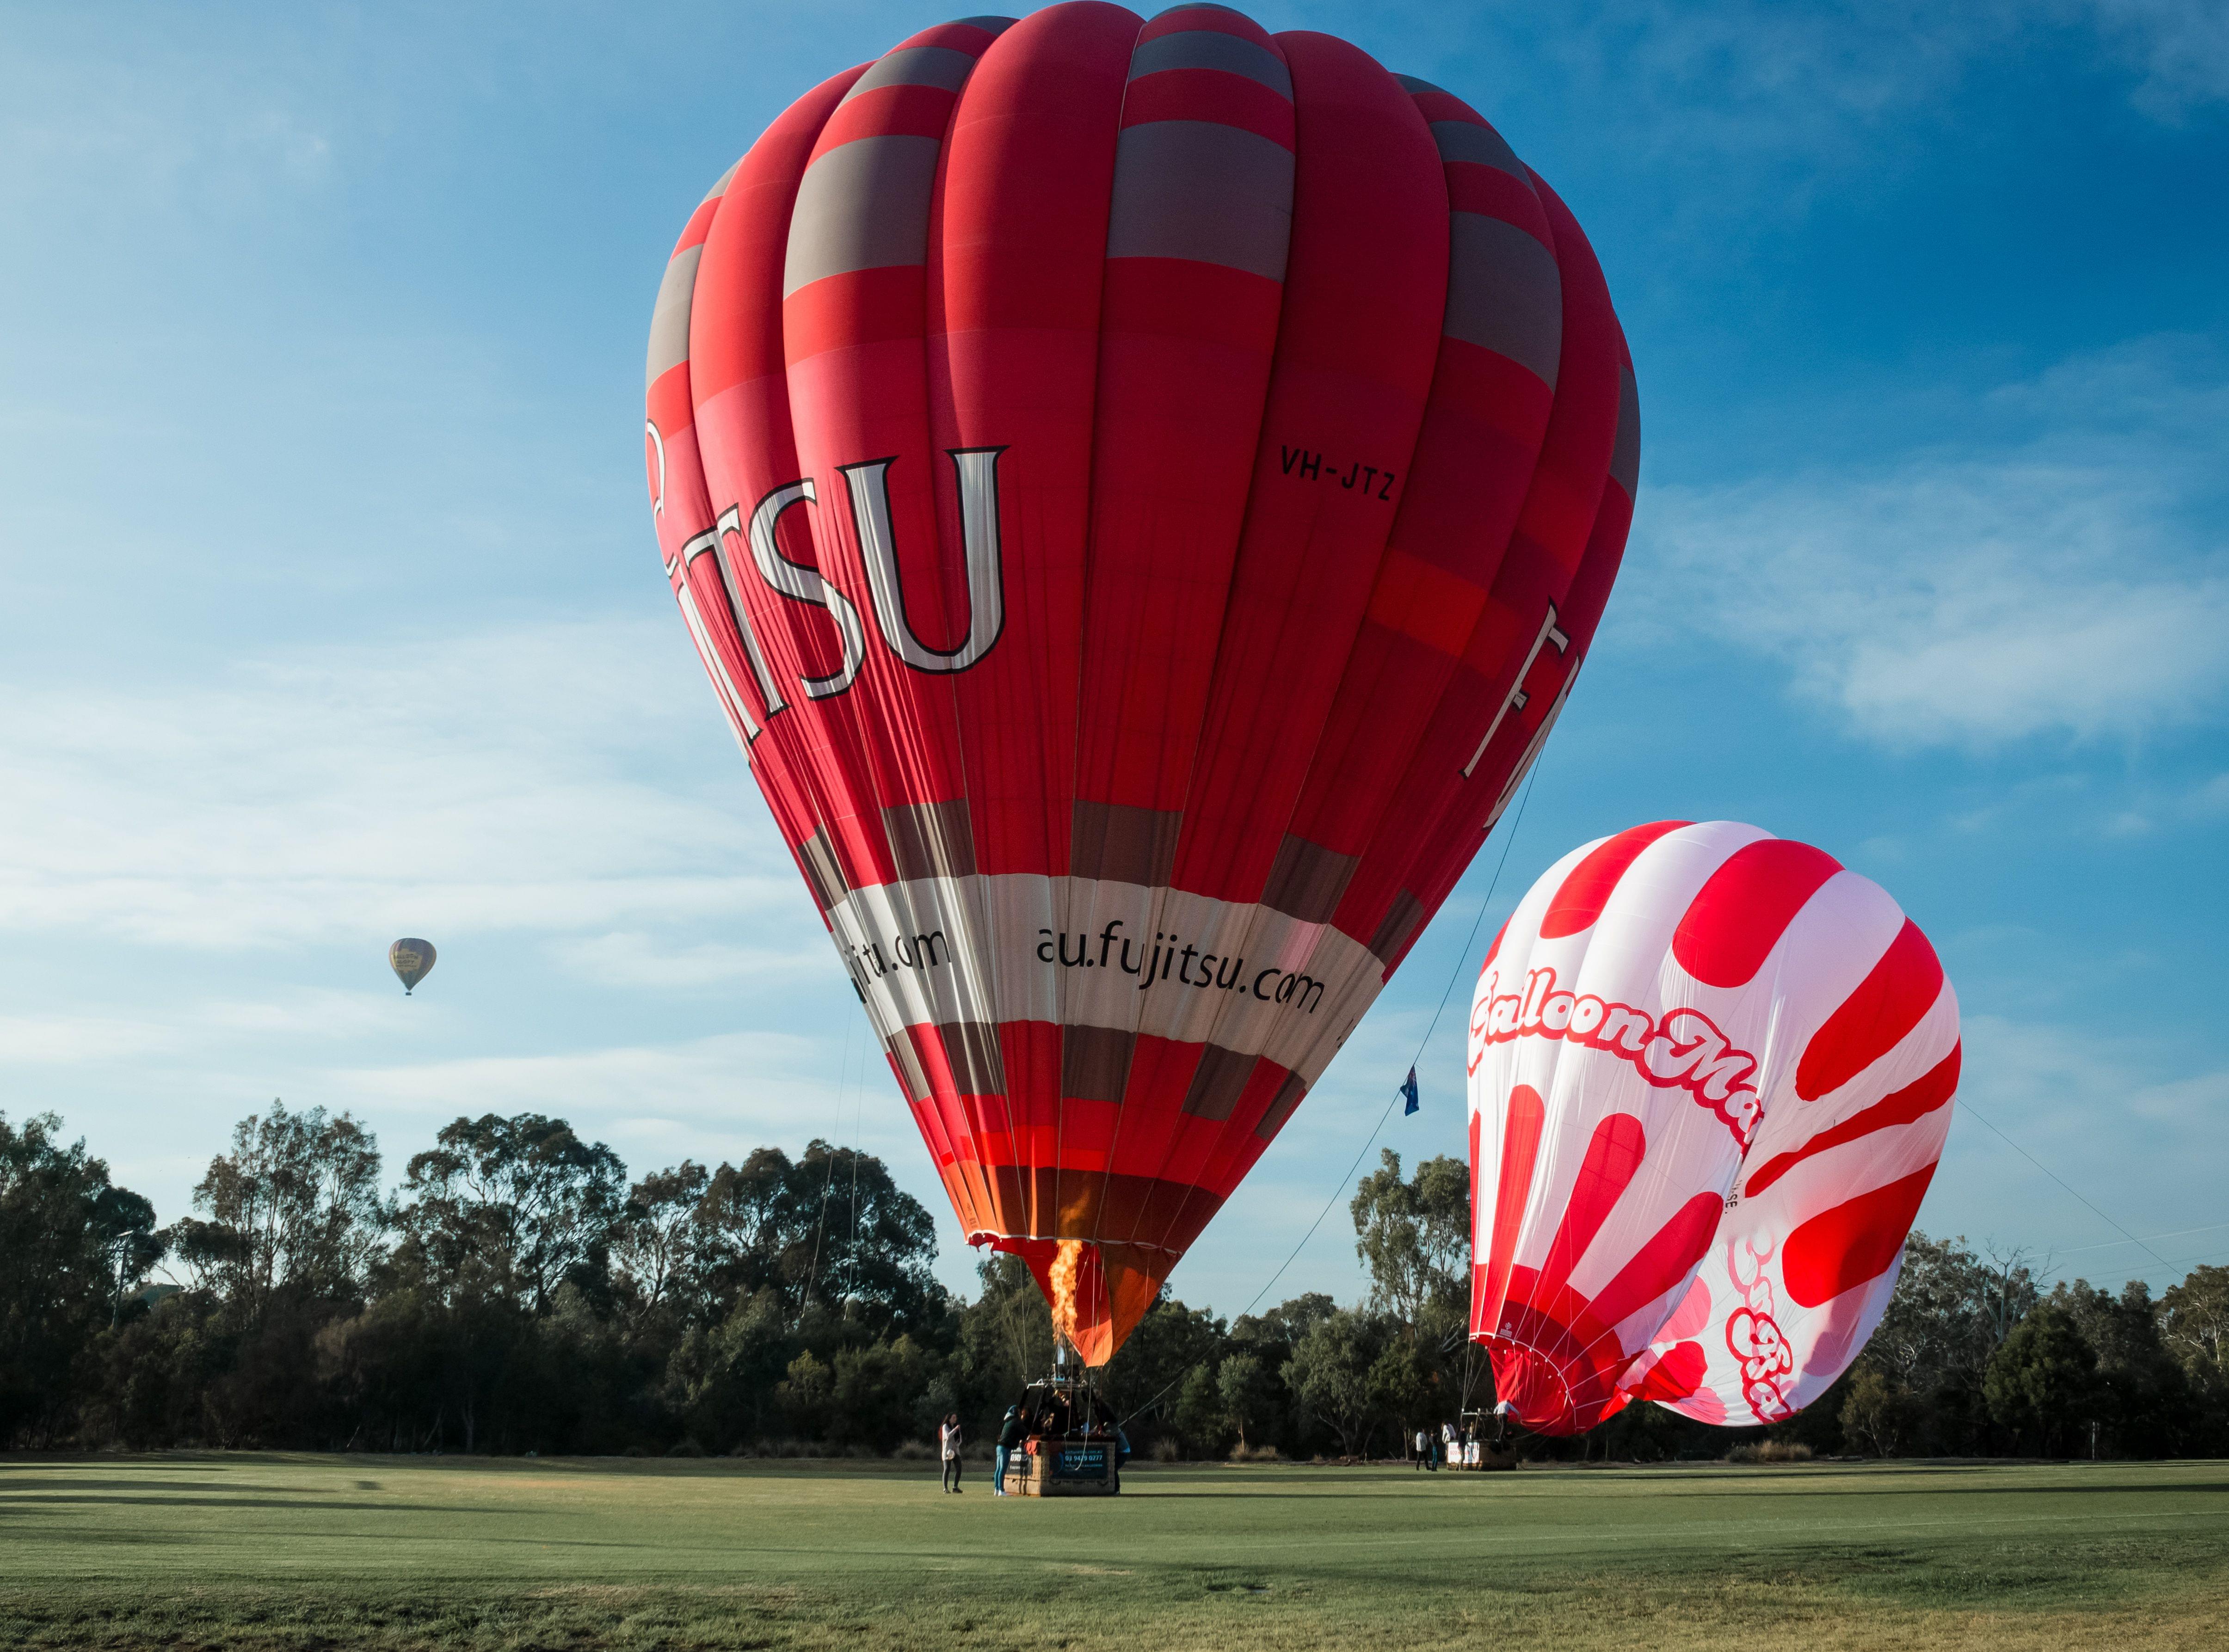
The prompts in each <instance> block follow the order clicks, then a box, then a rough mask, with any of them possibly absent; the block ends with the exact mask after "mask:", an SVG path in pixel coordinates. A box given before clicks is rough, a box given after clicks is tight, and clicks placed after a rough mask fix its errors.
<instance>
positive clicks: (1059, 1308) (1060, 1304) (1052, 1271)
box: [1045, 1239, 1083, 1348]
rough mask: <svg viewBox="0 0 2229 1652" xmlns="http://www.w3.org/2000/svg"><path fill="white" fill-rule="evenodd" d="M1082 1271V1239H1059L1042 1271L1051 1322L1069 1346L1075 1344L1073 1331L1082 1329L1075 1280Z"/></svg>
mask: <svg viewBox="0 0 2229 1652" xmlns="http://www.w3.org/2000/svg"><path fill="white" fill-rule="evenodd" d="M1082 1272H1083V1241H1082V1239H1063V1240H1061V1241H1060V1243H1059V1244H1058V1245H1055V1246H1054V1247H1053V1258H1052V1266H1051V1267H1050V1268H1048V1269H1046V1270H1045V1282H1046V1284H1049V1285H1050V1287H1051V1299H1052V1325H1053V1329H1054V1330H1056V1331H1057V1332H1058V1333H1059V1334H1060V1335H1061V1336H1062V1337H1063V1339H1064V1340H1065V1341H1067V1343H1068V1345H1069V1346H1070V1348H1074V1347H1076V1333H1077V1332H1078V1331H1079V1330H1080V1329H1082V1326H1081V1324H1080V1323H1079V1321H1078V1317H1077V1314H1076V1282H1077V1280H1078V1278H1079V1277H1080V1276H1081V1275H1082Z"/></svg>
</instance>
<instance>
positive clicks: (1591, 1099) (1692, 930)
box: [1469, 821, 1959, 1434]
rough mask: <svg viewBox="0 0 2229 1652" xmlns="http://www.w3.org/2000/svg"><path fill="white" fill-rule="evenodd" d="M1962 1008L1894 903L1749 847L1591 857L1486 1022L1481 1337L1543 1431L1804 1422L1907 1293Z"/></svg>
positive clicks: (1548, 878) (1486, 979) (1666, 826)
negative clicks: (1905, 1270)
mask: <svg viewBox="0 0 2229 1652" xmlns="http://www.w3.org/2000/svg"><path fill="white" fill-rule="evenodd" d="M1958 1051H1959V1043H1958V1000H1957V996H1956V994H1955V993H1953V992H1952V991H1951V989H1950V983H1949V982H1948V981H1946V980H1945V979H1944V978H1943V966H1942V964H1940V963H1938V962H1937V959H1936V956H1935V950H1934V948H1932V947H1931V946H1930V945H1929V944H1927V938H1926V937H1925V936H1924V935H1922V934H1921V933H1920V932H1919V928H1918V926H1917V925H1915V924H1914V923H1912V921H1911V919H1908V918H1906V917H1905V915H1904V913H1903V912H1902V911H1900V910H1899V909H1898V906H1897V904H1896V902H1895V901H1893V900H1891V899H1890V898H1889V897H1888V895H1887V894H1886V893H1884V892H1883V891H1882V889H1881V888H1880V887H1879V885H1878V884H1875V883H1873V882H1872V881H1871V880H1869V879H1866V878H1864V877H1860V875H1859V874H1856V873H1854V872H1851V871H1847V870H1845V869H1844V868H1842V867H1841V866H1840V864H1839V863H1837V862H1836V861H1834V859H1833V858H1832V857H1831V856H1829V855H1825V854H1823V853H1821V851H1820V850H1818V849H1815V848H1811V847H1810V846H1809V845H1808V844H1805V843H1797V842H1789V840H1787V839H1784V838H1777V837H1773V836H1769V835H1768V834H1766V833H1764V832H1761V831H1759V830H1758V829H1757V828H1756V827H1754V826H1742V825H1737V824H1735V823H1732V822H1731V821H1712V822H1709V823H1705V824H1701V825H1689V824H1686V823H1684V822H1680V821H1660V822H1658V823H1655V824H1654V825H1649V826H1636V827H1635V828H1634V829H1632V830H1630V831H1626V832H1621V833H1619V834H1618V835H1617V836H1615V837H1608V838H1603V839H1602V840H1601V841H1600V842H1594V843H1589V844H1586V845H1585V846H1583V848H1577V849H1575V850H1573V851H1572V852H1571V854H1569V855H1565V856H1564V858H1563V859H1562V860H1561V861H1558V862H1557V863H1556V864H1555V865H1554V866H1552V867H1551V868H1549V869H1548V871H1547V873H1546V874H1545V876H1543V877H1542V878H1541V880H1539V881H1538V883H1536V884H1534V885H1533V886H1532V890H1531V892H1530V893H1527V894H1526V897H1525V899H1524V900H1522V901H1520V902H1519V904H1518V906H1517V910H1516V911H1515V912H1513V914H1512V915H1511V917H1510V919H1509V922H1508V925H1507V926H1506V928H1504V929H1503V931H1502V932H1501V933H1500V935H1499V936H1497V937H1496V938H1494V943H1493V949H1492V950H1491V951H1489V952H1488V953H1487V959H1486V967H1485V969H1484V970H1483V971H1482V972H1481V975H1480V976H1479V983H1478V992H1477V995H1476V996H1475V998H1474V1001H1473V1003H1472V1008H1471V1021H1470V1057H1469V1059H1470V1151H1471V1171H1472V1175H1471V1190H1472V1191H1471V1197H1472V1210H1473V1219H1474V1226H1473V1235H1472V1238H1473V1258H1474V1269H1473V1290H1472V1298H1471V1332H1472V1335H1474V1336H1475V1337H1478V1338H1480V1339H1481V1340H1482V1341H1484V1342H1485V1344H1486V1346H1487V1348H1488V1349H1489V1350H1490V1352H1491V1354H1492V1357H1493V1375H1494V1385H1495V1390H1496V1392H1497V1393H1499V1394H1500V1396H1501V1397H1502V1398H1503V1399H1507V1400H1509V1401H1510V1402H1511V1403H1512V1404H1513V1405H1514V1407H1515V1409H1516V1411H1517V1413H1518V1416H1519V1418H1520V1419H1521V1420H1522V1421H1523V1422H1524V1423H1525V1424H1526V1426H1528V1427H1530V1428H1532V1429H1534V1430H1536V1431H1539V1432H1541V1433H1546V1434H1573V1433H1577V1432H1579V1431H1582V1430H1584V1429H1588V1428H1591V1427H1592V1426H1594V1425H1595V1424H1596V1423H1597V1422H1600V1421H1601V1420H1602V1419H1603V1418H1605V1417H1608V1416H1609V1415H1611V1414H1612V1413H1613V1412H1616V1411H1618V1410H1619V1409H1620V1408H1622V1406H1624V1405H1627V1404H1628V1402H1630V1401H1631V1400H1634V1399H1654V1400H1656V1401H1658V1402H1659V1403H1661V1404H1663V1405H1669V1406H1671V1407H1672V1408H1673V1410H1675V1411H1679V1412H1685V1413H1686V1415H1687V1416H1690V1417H1693V1418H1698V1419H1699V1420H1700V1421H1703V1422H1706V1423H1725V1424H1736V1425H1756V1424H1759V1423H1774V1422H1778V1421H1780V1420H1782V1419H1783V1418H1786V1417H1789V1416H1791V1415H1793V1414H1794V1413H1795V1412H1796V1411H1798V1410H1800V1409H1801V1408H1802V1406H1804V1405H1807V1404H1808V1403H1809V1402H1810V1401H1812V1400H1814V1399H1817V1398H1818V1397H1819V1395H1820V1394H1821V1393H1824V1392H1825V1390H1826V1388H1827V1386H1828V1384H1830V1383H1831V1382H1833V1381H1834V1379H1835V1378H1836V1377H1838V1376H1840V1375H1841V1373H1843V1372H1844V1371H1845V1370H1846V1369H1847V1368H1848V1367H1849V1364H1850V1361H1853V1360H1854V1359H1855V1358H1856V1357H1857V1355H1858V1354H1859V1351H1860V1349H1862V1348H1864V1347H1865V1344H1866V1338H1867V1337H1869V1336H1871V1335H1872V1331H1873V1327H1874V1326H1875V1325H1877V1324H1879V1322H1880V1316H1881V1314H1882V1312H1883V1310H1884V1309H1885V1308H1886V1307H1887V1306H1888V1298H1889V1293H1890V1292H1891V1291H1892V1290H1893V1289H1894V1288H1895V1285H1896V1277H1897V1271H1898V1266H1899V1265H1900V1261H1901V1258H1902V1256H1903V1251H1904V1241H1905V1236H1906V1235H1907V1234H1908V1233H1910V1232H1911V1223H1912V1219H1913V1218H1914V1216H1916V1215H1917V1213H1918V1210H1919V1201H1920V1200H1921V1198H1922V1197H1923V1196H1924V1194H1925V1193H1926V1191H1927V1184H1928V1181H1929V1180H1930V1178H1931V1177H1932V1176H1933V1175H1934V1174H1935V1166H1936V1162H1937V1160H1938V1159H1939V1158H1940V1157H1941V1156H1942V1154H1943V1138H1944V1137H1945V1136H1946V1135H1947V1134H1948V1133H1949V1131H1950V1111H1951V1107H1950V1102H1951V1096H1952V1093H1953V1092H1955V1091H1956V1089H1957V1087H1958Z"/></svg>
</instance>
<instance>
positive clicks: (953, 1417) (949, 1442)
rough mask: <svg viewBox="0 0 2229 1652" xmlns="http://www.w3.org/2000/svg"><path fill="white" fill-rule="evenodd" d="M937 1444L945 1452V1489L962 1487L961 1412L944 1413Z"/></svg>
mask: <svg viewBox="0 0 2229 1652" xmlns="http://www.w3.org/2000/svg"><path fill="white" fill-rule="evenodd" d="M937 1444H938V1446H939V1448H940V1449H941V1450H942V1451H943V1453H944V1489H946V1490H947V1491H950V1492H957V1491H958V1490H959V1489H960V1413H959V1412H956V1411H954V1412H946V1413H945V1414H944V1426H943V1427H942V1428H941V1429H939V1430H937Z"/></svg>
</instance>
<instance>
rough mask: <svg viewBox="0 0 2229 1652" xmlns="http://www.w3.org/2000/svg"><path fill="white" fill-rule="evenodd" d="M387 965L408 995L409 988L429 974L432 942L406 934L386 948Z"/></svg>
mask: <svg viewBox="0 0 2229 1652" xmlns="http://www.w3.org/2000/svg"><path fill="white" fill-rule="evenodd" d="M387 967H388V968H389V969H390V970H394V971H395V978H396V979H397V980H399V981H401V983H402V991H403V994H404V996H408V994H409V992H410V990H411V989H412V988H414V987H415V986H416V985H417V984H418V983H420V982H421V981H423V980H424V979H425V978H426V977H427V975H429V974H431V973H432V971H433V968H434V943H433V942H431V941H421V940H420V939H418V938H416V937H415V936H411V935H406V936H404V937H403V938H401V940H399V941H397V942H395V944H394V945H392V946H390V947H389V948H388V949H387Z"/></svg>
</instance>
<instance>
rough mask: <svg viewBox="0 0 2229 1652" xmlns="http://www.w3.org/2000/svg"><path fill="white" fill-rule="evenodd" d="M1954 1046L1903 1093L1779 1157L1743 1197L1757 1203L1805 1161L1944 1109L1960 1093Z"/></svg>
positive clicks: (1905, 1088)
mask: <svg viewBox="0 0 2229 1652" xmlns="http://www.w3.org/2000/svg"><path fill="white" fill-rule="evenodd" d="M1960 1048H1961V1046H1959V1045H1956V1044H1954V1045H1952V1046H1951V1047H1950V1054H1948V1055H1946V1056H1944V1057H1943V1059H1942V1060H1940V1061H1937V1063H1936V1064H1935V1065H1934V1066H1931V1067H1930V1068H1929V1069H1928V1070H1927V1071H1926V1072H1925V1073H1923V1074H1922V1075H1921V1076H1920V1077H1918V1078H1917V1079H1913V1080H1912V1081H1911V1083H1910V1084H1908V1085H1905V1087H1904V1088H1903V1089H1901V1090H1898V1091H1896V1092H1892V1094H1890V1095H1888V1096H1886V1097H1885V1098H1883V1099H1881V1100H1879V1101H1877V1102H1875V1103H1874V1104H1873V1105H1872V1106H1870V1107H1868V1108H1866V1109H1865V1110H1864V1111H1862V1112H1858V1113H1853V1114H1852V1115H1851V1116H1850V1117H1847V1118H1846V1119H1844V1120H1843V1121H1842V1122H1841V1123H1840V1124H1836V1125H1834V1126H1833V1127H1832V1128H1831V1129H1828V1130H1821V1131H1820V1132H1819V1133H1818V1134H1817V1135H1816V1136H1815V1137H1812V1138H1811V1139H1810V1140H1809V1141H1808V1142H1806V1143H1803V1145H1802V1146H1801V1147H1799V1148H1796V1149H1795V1150H1793V1151H1792V1152H1788V1153H1783V1154H1779V1155H1777V1156H1775V1157H1774V1158H1773V1159H1771V1160H1770V1161H1769V1162H1767V1163H1766V1164H1765V1166H1764V1167H1763V1169H1760V1170H1759V1171H1758V1172H1757V1174H1756V1175H1753V1176H1751V1177H1750V1179H1749V1185H1748V1186H1747V1187H1746V1188H1744V1190H1743V1196H1744V1197H1745V1198H1750V1199H1754V1198H1756V1197H1757V1194H1761V1193H1763V1191H1764V1190H1765V1189H1766V1188H1770V1186H1771V1185H1772V1184H1773V1183H1774V1182H1776V1181H1779V1180H1780V1178H1781V1177H1783V1176H1784V1175H1787V1174H1788V1173H1789V1171H1790V1170H1793V1169H1795V1167H1796V1166H1797V1165H1799V1164H1801V1163H1802V1162H1803V1161H1804V1160H1806V1159H1808V1158H1810V1157H1811V1156H1814V1155H1815V1154H1819V1153H1824V1152H1825V1151H1826V1150H1827V1149H1828V1148H1833V1147H1840V1146H1841V1145H1842V1144H1843V1143H1846V1142H1854V1141H1856V1140H1858V1139H1859V1138H1860V1137H1866V1136H1871V1135H1872V1134H1873V1132H1874V1131H1876V1130H1892V1129H1894V1128H1895V1127H1896V1126H1897V1125H1898V1124H1911V1123H1913V1122H1914V1121H1915V1120H1917V1119H1921V1118H1924V1117H1926V1116H1927V1115H1928V1114H1930V1113H1931V1112H1933V1111H1935V1110H1936V1109H1937V1107H1940V1106H1943V1105H1944V1104H1945V1103H1947V1102H1948V1101H1949V1100H1950V1098H1951V1097H1952V1096H1954V1095H1956V1093H1957V1090H1958V1066H1959V1050H1960Z"/></svg>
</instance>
